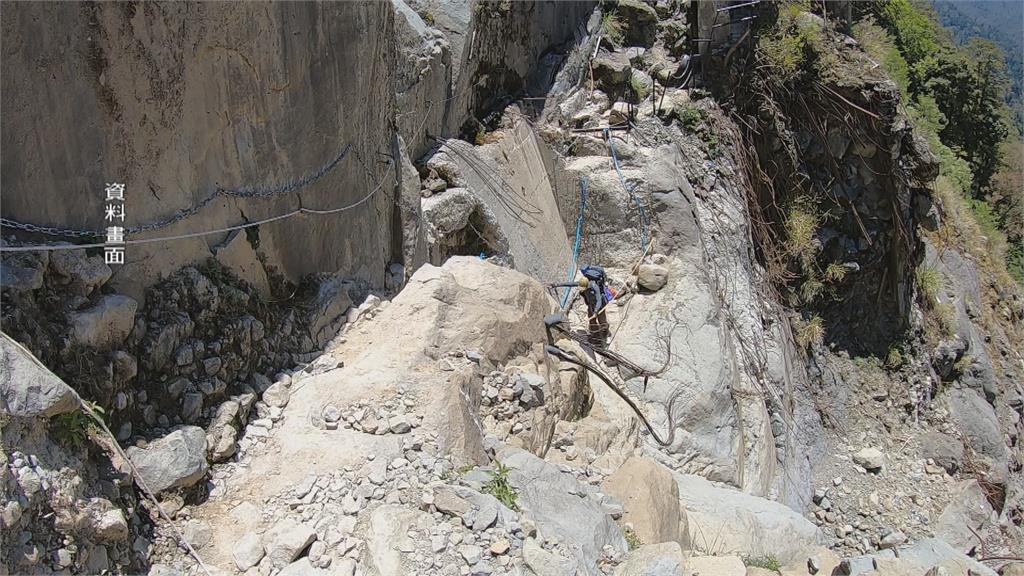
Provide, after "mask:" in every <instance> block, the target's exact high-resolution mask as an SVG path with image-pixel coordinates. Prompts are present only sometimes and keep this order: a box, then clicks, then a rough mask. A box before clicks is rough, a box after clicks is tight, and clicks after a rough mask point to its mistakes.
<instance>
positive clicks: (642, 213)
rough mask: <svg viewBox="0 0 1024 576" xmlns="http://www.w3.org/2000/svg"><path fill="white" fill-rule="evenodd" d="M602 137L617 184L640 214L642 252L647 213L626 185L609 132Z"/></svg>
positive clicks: (645, 245) (631, 189) (645, 242)
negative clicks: (605, 142)
mask: <svg viewBox="0 0 1024 576" xmlns="http://www.w3.org/2000/svg"><path fill="white" fill-rule="evenodd" d="M604 137H605V139H606V140H608V148H610V149H611V151H612V162H613V163H614V164H615V173H616V174H618V175H619V182H622V187H623V188H624V189H625V190H626V192H627V193H628V194H629V197H630V198H632V199H633V203H634V204H636V209H637V211H638V212H639V214H640V250H644V249H645V248H646V247H647V212H646V211H645V210H644V205H643V204H641V203H640V197H639V196H637V195H636V194H635V193H634V191H633V188H632V187H631V186H629V185H628V184H626V177H625V176H623V175H622V168H621V167H619V157H618V155H617V154H615V143H614V142H612V136H611V130H609V129H608V128H605V129H604Z"/></svg>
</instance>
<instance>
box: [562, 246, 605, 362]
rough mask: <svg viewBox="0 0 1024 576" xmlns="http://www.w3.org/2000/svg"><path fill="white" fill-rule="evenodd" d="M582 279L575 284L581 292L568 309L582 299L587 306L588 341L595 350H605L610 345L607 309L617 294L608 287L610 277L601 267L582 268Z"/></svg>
mask: <svg viewBox="0 0 1024 576" xmlns="http://www.w3.org/2000/svg"><path fill="white" fill-rule="evenodd" d="M580 273H581V277H580V279H579V280H578V281H577V282H576V283H575V284H569V285H568V286H573V285H575V286H576V287H577V288H579V292H577V293H576V296H575V297H573V299H572V301H571V302H570V303H569V306H568V308H572V306H573V304H575V303H576V299H577V298H580V297H582V298H583V302H584V303H585V304H586V305H587V320H588V327H587V340H588V341H589V342H590V345H591V346H593V347H594V348H598V349H601V350H603V349H604V348H605V347H606V346H607V345H608V332H609V330H608V318H607V316H606V315H605V308H606V307H607V306H608V304H610V303H611V301H612V300H614V299H615V293H614V292H613V291H612V289H611V288H609V287H608V277H607V276H606V275H605V272H604V268H602V267H600V266H584V267H583V268H580Z"/></svg>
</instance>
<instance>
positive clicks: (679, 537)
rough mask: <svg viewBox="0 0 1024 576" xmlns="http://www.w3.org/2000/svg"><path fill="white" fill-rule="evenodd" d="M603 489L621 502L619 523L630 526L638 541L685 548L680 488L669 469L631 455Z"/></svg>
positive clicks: (684, 516)
mask: <svg viewBox="0 0 1024 576" xmlns="http://www.w3.org/2000/svg"><path fill="white" fill-rule="evenodd" d="M602 488H603V490H604V491H605V493H607V494H610V495H612V496H614V497H616V498H618V499H619V500H620V501H621V502H622V506H623V515H622V520H623V521H624V522H629V523H631V524H633V531H634V532H636V535H637V536H638V537H639V538H640V541H641V542H644V543H646V544H659V543H661V542H678V543H679V544H680V545H681V546H686V545H687V542H686V538H685V536H686V515H685V513H684V512H683V511H681V510H680V508H679V498H678V494H679V486H678V485H677V484H676V481H675V479H674V478H673V477H672V472H671V471H670V470H669V469H668V468H665V467H664V466H662V465H661V464H658V463H657V462H656V461H654V460H652V459H650V458H645V457H642V456H633V457H631V458H630V459H629V460H626V462H625V463H624V464H623V465H622V466H621V467H620V468H619V469H618V470H616V471H615V473H614V474H612V475H611V476H609V477H608V479H607V480H605V482H604V484H603V485H602Z"/></svg>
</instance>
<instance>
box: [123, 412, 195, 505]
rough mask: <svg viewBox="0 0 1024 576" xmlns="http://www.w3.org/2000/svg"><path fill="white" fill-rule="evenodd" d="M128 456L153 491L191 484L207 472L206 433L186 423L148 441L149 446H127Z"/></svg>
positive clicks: (157, 491) (158, 491)
mask: <svg viewBox="0 0 1024 576" xmlns="http://www.w3.org/2000/svg"><path fill="white" fill-rule="evenodd" d="M127 453H128V457H129V458H131V460H132V463H134V464H135V466H136V467H137V468H138V470H139V474H140V475H141V476H142V480H143V481H144V482H145V483H146V486H147V487H148V488H149V489H150V490H152V491H153V492H154V493H160V492H163V491H165V490H169V489H171V488H179V487H188V486H191V485H193V484H195V483H196V482H198V481H199V480H200V479H201V478H202V477H203V476H205V475H206V470H207V469H208V468H209V465H208V464H207V462H206V432H204V431H203V429H202V428H199V427H198V426H183V427H181V428H179V429H177V430H175V431H173V432H171V433H170V434H168V435H166V436H164V437H162V438H158V439H156V440H154V441H153V442H150V443H149V446H147V447H146V448H136V447H134V446H132V447H130V448H128V450H127Z"/></svg>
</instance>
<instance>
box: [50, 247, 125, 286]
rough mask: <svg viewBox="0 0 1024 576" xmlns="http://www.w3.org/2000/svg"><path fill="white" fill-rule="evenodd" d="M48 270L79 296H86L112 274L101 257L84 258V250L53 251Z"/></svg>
mask: <svg viewBox="0 0 1024 576" xmlns="http://www.w3.org/2000/svg"><path fill="white" fill-rule="evenodd" d="M50 269H51V270H53V271H54V272H56V273H57V278H58V279H59V282H60V283H61V284H66V285H67V286H68V288H69V289H70V290H71V291H73V292H74V293H76V294H78V295H80V296H88V295H89V294H90V293H91V292H92V291H93V290H95V289H96V288H97V287H98V286H101V285H103V283H105V282H106V281H107V280H109V279H110V276H111V274H112V273H113V271H112V270H111V269H110V266H107V264H106V263H105V262H104V261H103V257H102V256H86V255H85V250H56V251H54V253H53V254H52V255H51V256H50Z"/></svg>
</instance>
